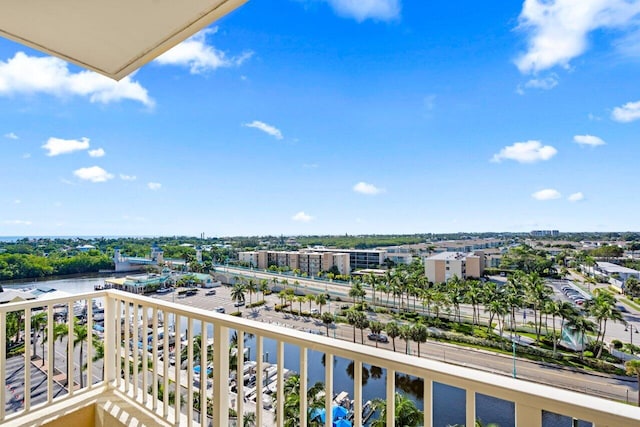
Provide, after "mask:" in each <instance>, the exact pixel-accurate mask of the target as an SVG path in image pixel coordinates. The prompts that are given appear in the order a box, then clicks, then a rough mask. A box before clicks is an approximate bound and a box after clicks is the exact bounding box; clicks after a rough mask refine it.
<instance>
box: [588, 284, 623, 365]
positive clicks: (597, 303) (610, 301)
mask: <svg viewBox="0 0 640 427" xmlns="http://www.w3.org/2000/svg"><path fill="white" fill-rule="evenodd" d="M589 314H591V315H592V316H593V317H595V319H596V320H597V321H598V336H597V337H596V345H597V346H598V354H597V355H596V357H598V358H600V357H601V356H602V349H603V347H604V336H605V334H606V332H607V321H609V320H612V321H614V322H622V323H624V324H626V323H627V322H626V321H625V320H624V317H623V315H622V312H621V311H620V310H619V309H618V308H617V307H616V299H615V297H613V296H612V295H611V294H608V293H604V292H600V293H598V295H596V297H595V298H594V299H593V300H591V303H590V304H589Z"/></svg>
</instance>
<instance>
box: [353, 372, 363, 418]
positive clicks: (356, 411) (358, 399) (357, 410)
mask: <svg viewBox="0 0 640 427" xmlns="http://www.w3.org/2000/svg"><path fill="white" fill-rule="evenodd" d="M353 425H356V426H361V425H362V361H361V360H354V361H353Z"/></svg>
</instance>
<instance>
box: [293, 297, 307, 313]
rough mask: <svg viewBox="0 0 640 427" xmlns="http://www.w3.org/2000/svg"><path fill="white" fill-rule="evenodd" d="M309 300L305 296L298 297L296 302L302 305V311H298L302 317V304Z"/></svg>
mask: <svg viewBox="0 0 640 427" xmlns="http://www.w3.org/2000/svg"><path fill="white" fill-rule="evenodd" d="M306 300H307V298H306V297H305V296H303V295H298V296H297V297H296V301H297V302H298V303H299V304H300V310H299V311H298V314H299V315H300V316H302V303H303V302H305V301H306Z"/></svg>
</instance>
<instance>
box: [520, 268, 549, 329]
mask: <svg viewBox="0 0 640 427" xmlns="http://www.w3.org/2000/svg"><path fill="white" fill-rule="evenodd" d="M524 285H525V295H526V298H527V301H528V302H529V303H530V304H531V305H533V318H534V326H535V329H536V341H538V342H540V333H541V330H542V314H543V313H542V312H543V310H542V308H543V307H544V305H545V303H546V301H548V300H549V298H550V295H551V293H552V292H553V291H552V290H551V289H550V288H549V287H548V286H547V285H546V284H545V283H544V280H543V279H542V278H541V277H540V276H539V275H538V273H536V272H533V273H529V274H528V275H526V276H525V277H524ZM538 316H539V318H538Z"/></svg>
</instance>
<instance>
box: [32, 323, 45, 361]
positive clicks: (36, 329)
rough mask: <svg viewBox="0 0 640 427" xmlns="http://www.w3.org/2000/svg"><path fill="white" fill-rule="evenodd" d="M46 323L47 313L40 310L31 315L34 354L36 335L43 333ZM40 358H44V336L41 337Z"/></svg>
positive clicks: (34, 351) (34, 353)
mask: <svg viewBox="0 0 640 427" xmlns="http://www.w3.org/2000/svg"><path fill="white" fill-rule="evenodd" d="M46 325H47V313H45V312H42V313H38V314H35V315H33V316H31V330H32V331H33V338H32V340H33V354H32V356H36V344H37V343H38V340H37V339H36V338H37V337H38V336H40V335H41V334H43V330H44V327H45V326H46ZM42 338H43V340H42V360H44V336H43V337H42Z"/></svg>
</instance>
